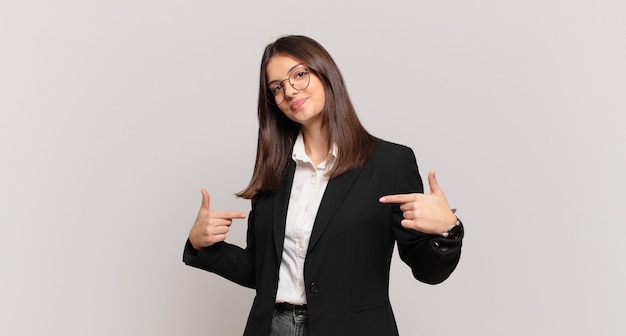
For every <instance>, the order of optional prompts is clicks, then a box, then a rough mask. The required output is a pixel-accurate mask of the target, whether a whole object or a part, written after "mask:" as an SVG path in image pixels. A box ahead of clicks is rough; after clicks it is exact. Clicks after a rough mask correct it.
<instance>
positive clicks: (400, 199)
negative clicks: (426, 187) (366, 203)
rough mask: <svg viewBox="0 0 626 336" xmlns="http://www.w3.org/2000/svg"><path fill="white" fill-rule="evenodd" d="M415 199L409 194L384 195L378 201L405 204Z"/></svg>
mask: <svg viewBox="0 0 626 336" xmlns="http://www.w3.org/2000/svg"><path fill="white" fill-rule="evenodd" d="M414 199H415V197H414V195H411V194H396V195H386V196H383V197H381V198H380V199H379V201H380V203H407V202H411V201H413V200H414Z"/></svg>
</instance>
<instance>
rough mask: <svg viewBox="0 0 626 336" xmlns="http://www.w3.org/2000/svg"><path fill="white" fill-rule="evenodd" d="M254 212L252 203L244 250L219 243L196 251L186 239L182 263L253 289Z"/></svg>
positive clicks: (225, 243)
mask: <svg viewBox="0 0 626 336" xmlns="http://www.w3.org/2000/svg"><path fill="white" fill-rule="evenodd" d="M254 210H255V205H254V202H252V210H251V211H250V214H249V215H248V231H247V236H246V243H247V246H246V248H245V249H244V248H241V247H239V246H236V245H233V244H229V243H227V242H219V243H217V244H215V245H213V246H209V247H205V248H203V249H201V250H200V251H198V250H196V249H194V248H193V246H192V245H191V243H190V242H189V239H187V243H186V244H185V249H184V252H183V262H184V263H185V264H186V265H188V266H191V267H196V268H200V269H203V270H205V271H209V272H211V273H215V274H217V275H220V276H222V277H224V278H226V279H228V280H230V281H233V282H235V283H237V284H239V285H242V286H245V287H248V288H254V287H255V249H256V245H255V244H256V239H255V237H254Z"/></svg>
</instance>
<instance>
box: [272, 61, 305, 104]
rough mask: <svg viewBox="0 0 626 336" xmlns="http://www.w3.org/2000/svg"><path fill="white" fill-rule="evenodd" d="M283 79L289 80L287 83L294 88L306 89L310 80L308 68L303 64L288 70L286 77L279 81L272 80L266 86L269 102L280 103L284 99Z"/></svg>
mask: <svg viewBox="0 0 626 336" xmlns="http://www.w3.org/2000/svg"><path fill="white" fill-rule="evenodd" d="M285 81H289V85H291V87H292V88H294V89H296V90H304V89H306V88H307V87H309V83H310V82H311V76H310V75H309V68H305V67H303V66H301V67H297V68H295V69H293V70H291V71H290V72H289V74H288V77H287V78H285V79H283V80H281V81H279V82H272V83H271V84H270V85H269V86H268V89H269V94H268V101H269V102H270V103H273V104H276V105H280V104H282V102H283V101H285V94H286V93H285V92H286V88H285V86H284V85H283V83H284V82H285ZM272 97H273V99H272ZM272 100H273V101H272Z"/></svg>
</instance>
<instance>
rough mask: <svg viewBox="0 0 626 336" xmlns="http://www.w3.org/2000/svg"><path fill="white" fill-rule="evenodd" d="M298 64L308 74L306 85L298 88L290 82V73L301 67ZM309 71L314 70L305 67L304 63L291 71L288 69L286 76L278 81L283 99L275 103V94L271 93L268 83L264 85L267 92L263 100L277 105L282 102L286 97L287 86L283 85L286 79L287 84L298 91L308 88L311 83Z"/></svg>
mask: <svg viewBox="0 0 626 336" xmlns="http://www.w3.org/2000/svg"><path fill="white" fill-rule="evenodd" d="M300 66H302V68H303V69H304V71H306V74H307V76H308V78H309V81H308V83H307V84H306V86H305V87H303V88H302V89H298V88H296V87H295V86H294V85H295V84H293V83H292V82H291V75H292V74H293V73H294V72H295V71H296V70H299V69H301V67H300ZM310 72H315V70H313V69H312V68H311V67H306V66H304V64H298V67H296V68H293V69H291V71H289V73H288V74H287V78H285V79H283V80H281V81H279V82H278V87H281V89H282V91H283V100H281V102H280V103H276V95H275V94H274V93H273V90H272V89H271V88H270V85H269V84H268V85H267V86H266V87H267V90H268V92H267V94H266V95H265V100H266V101H267V102H268V103H270V104H272V105H275V106H278V105H280V104H282V103H283V102H284V101H285V99H286V97H287V87H286V86H284V85H283V83H284V82H285V81H287V82H288V83H289V86H291V87H292V88H293V89H294V90H298V91H300V90H304V89H306V88H308V87H309V85H311V73H310ZM272 82H274V81H272ZM270 83H271V82H270Z"/></svg>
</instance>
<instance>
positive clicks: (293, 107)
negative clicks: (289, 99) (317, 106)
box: [291, 98, 308, 110]
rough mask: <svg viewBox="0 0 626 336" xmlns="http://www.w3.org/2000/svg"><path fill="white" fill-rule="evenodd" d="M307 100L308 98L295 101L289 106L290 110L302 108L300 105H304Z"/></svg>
mask: <svg viewBox="0 0 626 336" xmlns="http://www.w3.org/2000/svg"><path fill="white" fill-rule="evenodd" d="M307 99H308V98H301V99H298V100H296V101H295V102H293V103H292V104H291V109H292V110H297V109H299V108H300V107H302V105H304V103H306V101H307Z"/></svg>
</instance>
